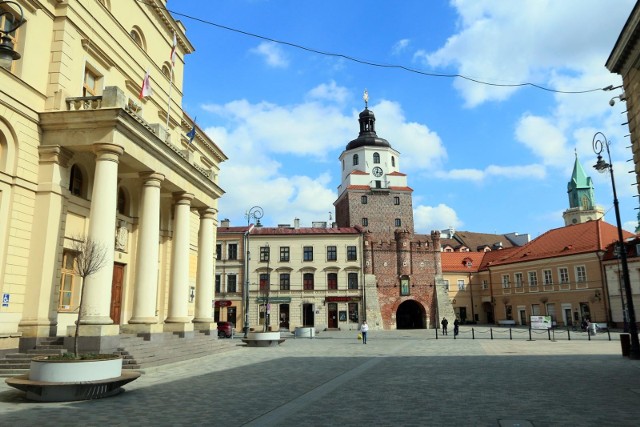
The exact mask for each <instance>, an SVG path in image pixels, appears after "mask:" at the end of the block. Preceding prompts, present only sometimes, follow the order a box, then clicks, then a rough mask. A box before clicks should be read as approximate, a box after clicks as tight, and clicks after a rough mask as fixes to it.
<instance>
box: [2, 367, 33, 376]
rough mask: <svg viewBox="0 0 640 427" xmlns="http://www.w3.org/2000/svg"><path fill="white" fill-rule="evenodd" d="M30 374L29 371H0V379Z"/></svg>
mask: <svg viewBox="0 0 640 427" xmlns="http://www.w3.org/2000/svg"><path fill="white" fill-rule="evenodd" d="M28 373H29V368H27V369H0V378H8V377H16V376H18V375H25V374H28Z"/></svg>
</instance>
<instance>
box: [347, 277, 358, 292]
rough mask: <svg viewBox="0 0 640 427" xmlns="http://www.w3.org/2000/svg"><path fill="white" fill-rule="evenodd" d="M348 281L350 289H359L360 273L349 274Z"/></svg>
mask: <svg viewBox="0 0 640 427" xmlns="http://www.w3.org/2000/svg"><path fill="white" fill-rule="evenodd" d="M347 280H348V287H349V289H358V273H349V274H348V275H347Z"/></svg>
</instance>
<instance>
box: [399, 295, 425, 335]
mask: <svg viewBox="0 0 640 427" xmlns="http://www.w3.org/2000/svg"><path fill="white" fill-rule="evenodd" d="M425 318H426V316H425V311H424V308H423V307H422V305H421V304H420V303H418V302H416V301H414V300H407V301H405V302H403V303H402V304H400V305H399V306H398V310H397V311H396V329H424V328H425Z"/></svg>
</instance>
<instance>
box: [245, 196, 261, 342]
mask: <svg viewBox="0 0 640 427" xmlns="http://www.w3.org/2000/svg"><path fill="white" fill-rule="evenodd" d="M263 215H264V211H263V210H262V208H261V207H260V206H253V207H252V208H251V209H249V210H248V211H247V212H245V214H244V216H245V217H246V218H247V227H249V226H250V225H251V220H252V219H255V220H256V227H262V224H260V218H262V216H263ZM250 232H251V227H249V228H247V231H246V232H245V233H244V252H245V256H244V287H243V293H244V327H243V328H242V329H243V332H244V337H245V338H247V334H248V333H249V260H250V259H251V252H250V251H249V233H250Z"/></svg>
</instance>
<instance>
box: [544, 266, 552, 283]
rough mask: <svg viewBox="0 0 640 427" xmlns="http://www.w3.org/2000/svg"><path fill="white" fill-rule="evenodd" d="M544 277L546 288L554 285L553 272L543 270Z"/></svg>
mask: <svg viewBox="0 0 640 427" xmlns="http://www.w3.org/2000/svg"><path fill="white" fill-rule="evenodd" d="M542 277H543V283H544V285H545V286H549V285H553V271H551V270H550V269H545V270H542Z"/></svg>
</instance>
